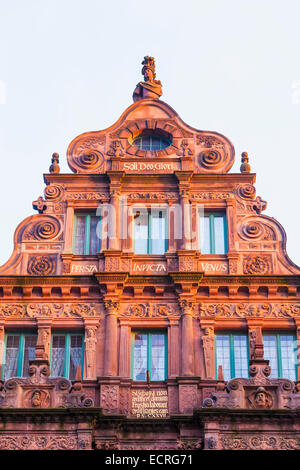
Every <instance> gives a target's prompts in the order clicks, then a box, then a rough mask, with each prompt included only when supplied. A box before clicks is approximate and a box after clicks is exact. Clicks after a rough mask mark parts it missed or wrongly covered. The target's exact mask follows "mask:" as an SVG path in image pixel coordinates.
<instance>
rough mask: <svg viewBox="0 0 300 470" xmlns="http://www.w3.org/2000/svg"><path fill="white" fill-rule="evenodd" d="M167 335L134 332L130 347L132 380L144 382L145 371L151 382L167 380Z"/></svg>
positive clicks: (145, 377)
mask: <svg viewBox="0 0 300 470" xmlns="http://www.w3.org/2000/svg"><path fill="white" fill-rule="evenodd" d="M167 362H168V361H167V335H166V333H163V332H154V331H152V332H145V331H141V332H134V333H132V347H131V375H132V378H133V380H136V381H146V380H147V371H149V378H150V380H152V381H163V380H165V379H166V378H167Z"/></svg>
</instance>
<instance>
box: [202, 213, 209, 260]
mask: <svg viewBox="0 0 300 470" xmlns="http://www.w3.org/2000/svg"><path fill="white" fill-rule="evenodd" d="M200 252H201V253H203V254H209V253H211V248H210V225H209V217H201V219H200Z"/></svg>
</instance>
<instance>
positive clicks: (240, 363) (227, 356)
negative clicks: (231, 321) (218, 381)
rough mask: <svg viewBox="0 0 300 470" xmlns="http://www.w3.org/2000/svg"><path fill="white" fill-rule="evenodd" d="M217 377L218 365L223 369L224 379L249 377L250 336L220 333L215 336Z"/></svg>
mask: <svg viewBox="0 0 300 470" xmlns="http://www.w3.org/2000/svg"><path fill="white" fill-rule="evenodd" d="M215 365H216V377H217V374H218V367H219V366H220V365H221V366H222V369H223V376H224V380H230V379H233V378H234V377H248V369H249V351H248V337H247V335H243V334H235V333H229V334H228V333H224V334H223V333H219V334H217V335H216V336H215Z"/></svg>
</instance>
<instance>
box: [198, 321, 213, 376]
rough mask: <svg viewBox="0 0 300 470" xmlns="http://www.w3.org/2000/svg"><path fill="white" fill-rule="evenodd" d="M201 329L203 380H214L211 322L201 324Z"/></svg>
mask: <svg viewBox="0 0 300 470" xmlns="http://www.w3.org/2000/svg"><path fill="white" fill-rule="evenodd" d="M201 328H202V332H203V334H202V337H201V340H202V346H203V356H204V367H205V378H207V379H214V378H215V360H214V346H215V345H214V342H215V334H214V325H213V322H201Z"/></svg>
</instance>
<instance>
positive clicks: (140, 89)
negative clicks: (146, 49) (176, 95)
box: [132, 55, 162, 101]
mask: <svg viewBox="0 0 300 470" xmlns="http://www.w3.org/2000/svg"><path fill="white" fill-rule="evenodd" d="M142 65H143V68H142V75H144V82H139V83H138V84H137V86H136V88H135V90H134V92H133V95H132V97H133V101H139V100H143V99H145V98H151V99H156V100H158V99H159V98H160V97H161V95H162V89H161V82H160V81H159V80H155V77H156V74H155V61H154V58H153V57H149V56H148V55H147V56H145V57H144V60H143V62H142Z"/></svg>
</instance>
